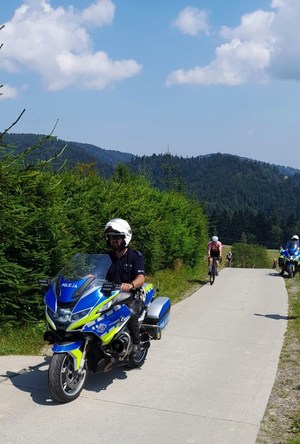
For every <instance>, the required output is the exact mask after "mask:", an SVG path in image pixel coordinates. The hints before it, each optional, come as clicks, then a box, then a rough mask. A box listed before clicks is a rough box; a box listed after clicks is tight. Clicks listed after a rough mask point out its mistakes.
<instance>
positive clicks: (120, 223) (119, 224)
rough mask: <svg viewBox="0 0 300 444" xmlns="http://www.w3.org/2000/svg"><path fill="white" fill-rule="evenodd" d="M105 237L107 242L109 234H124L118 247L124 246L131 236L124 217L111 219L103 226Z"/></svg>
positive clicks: (126, 245) (127, 243)
mask: <svg viewBox="0 0 300 444" xmlns="http://www.w3.org/2000/svg"><path fill="white" fill-rule="evenodd" d="M104 232H105V239H106V241H107V242H109V237H108V235H109V236H114V235H115V236H124V242H122V243H121V245H120V248H122V249H123V248H126V247H128V245H129V242H130V241H131V238H132V231H131V228H130V225H129V223H128V222H127V221H126V220H124V219H119V218H118V217H116V218H114V219H111V220H110V221H109V222H107V224H106V225H105V228H104Z"/></svg>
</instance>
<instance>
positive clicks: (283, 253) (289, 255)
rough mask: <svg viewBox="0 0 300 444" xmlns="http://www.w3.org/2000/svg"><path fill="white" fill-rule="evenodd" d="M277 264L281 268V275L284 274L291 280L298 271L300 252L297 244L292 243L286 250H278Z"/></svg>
mask: <svg viewBox="0 0 300 444" xmlns="http://www.w3.org/2000/svg"><path fill="white" fill-rule="evenodd" d="M279 259H280V260H278V263H279V265H280V266H281V274H282V275H284V273H285V272H286V273H287V274H288V276H289V277H290V278H293V277H294V276H295V274H296V273H297V272H299V271H300V250H299V245H298V243H297V242H292V243H290V245H289V246H288V248H286V249H281V250H280V255H279Z"/></svg>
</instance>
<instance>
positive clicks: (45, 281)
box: [39, 279, 51, 288]
mask: <svg viewBox="0 0 300 444" xmlns="http://www.w3.org/2000/svg"><path fill="white" fill-rule="evenodd" d="M39 284H40V286H41V287H47V288H49V287H50V284H51V279H39Z"/></svg>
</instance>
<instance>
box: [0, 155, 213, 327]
mask: <svg viewBox="0 0 300 444" xmlns="http://www.w3.org/2000/svg"><path fill="white" fill-rule="evenodd" d="M0 190H1V191H0V214H1V216H0V217H1V225H0V238H1V247H0V293H1V298H0V322H1V325H6V326H9V325H16V324H22V323H25V322H28V321H34V320H37V319H40V318H41V317H42V316H43V307H42V300H41V299H42V298H41V294H40V289H39V286H38V279H39V278H40V277H52V276H54V275H55V274H56V273H57V272H58V271H59V269H60V268H61V267H62V266H63V265H64V264H65V262H66V261H67V260H68V259H69V258H70V257H71V256H72V255H73V254H75V253H77V252H86V253H95V252H101V251H103V249H105V248H106V245H105V240H104V233H103V230H104V225H105V223H106V222H107V221H108V220H109V219H111V218H113V217H121V218H124V219H127V220H128V222H129V223H130V225H131V226H132V229H133V240H132V246H133V247H134V248H138V249H139V250H140V251H141V252H142V253H143V254H144V256H145V262H146V272H147V273H149V274H150V273H154V272H155V271H157V270H160V269H163V268H168V267H171V266H172V265H173V264H174V262H175V261H177V260H180V261H182V262H183V263H184V264H186V265H187V266H191V267H193V266H195V265H196V264H197V263H200V262H201V259H202V258H203V255H204V254H205V249H206V245H207V238H208V235H207V220H206V216H205V215H204V212H203V210H202V207H201V206H200V205H199V203H197V202H196V201H194V200H189V199H187V198H186V197H184V196H183V195H182V194H180V193H176V192H174V191H169V192H160V191H158V190H157V189H155V188H153V187H152V186H151V185H150V184H149V183H148V181H147V180H146V179H145V178H144V177H141V176H135V175H133V174H132V173H130V172H129V171H128V170H127V169H126V168H125V167H124V166H120V167H119V169H118V171H117V172H116V174H115V175H114V176H113V177H112V178H111V179H109V180H105V179H103V178H101V177H99V176H98V175H97V174H96V172H95V171H94V169H93V168H92V166H91V165H77V166H76V168H74V169H73V170H65V171H60V172H54V171H52V170H51V167H50V168H49V167H43V164H42V163H39V164H38V165H36V166H32V165H31V166H26V165H25V164H24V162H23V158H22V156H19V157H15V156H13V155H7V156H5V157H4V156H2V158H1V160H0Z"/></svg>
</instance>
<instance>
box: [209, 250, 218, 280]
mask: <svg viewBox="0 0 300 444" xmlns="http://www.w3.org/2000/svg"><path fill="white" fill-rule="evenodd" d="M216 261H217V258H216V257H213V258H212V264H211V271H210V276H209V282H210V285H212V284H213V283H214V282H215V279H216V276H217V264H216Z"/></svg>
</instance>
